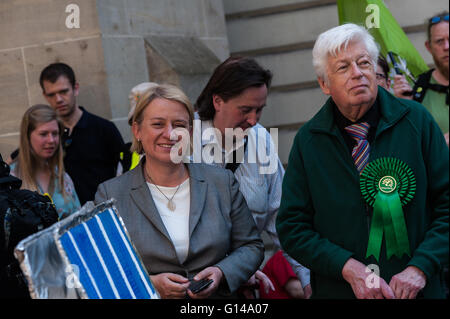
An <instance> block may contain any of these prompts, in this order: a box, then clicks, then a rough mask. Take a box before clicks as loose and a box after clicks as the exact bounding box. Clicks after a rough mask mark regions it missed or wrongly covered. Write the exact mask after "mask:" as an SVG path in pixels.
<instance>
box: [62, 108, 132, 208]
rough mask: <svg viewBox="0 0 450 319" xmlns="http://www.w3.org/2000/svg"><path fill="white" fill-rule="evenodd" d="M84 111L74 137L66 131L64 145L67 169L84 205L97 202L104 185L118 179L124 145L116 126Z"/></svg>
mask: <svg viewBox="0 0 450 319" xmlns="http://www.w3.org/2000/svg"><path fill="white" fill-rule="evenodd" d="M80 109H81V110H82V111H83V115H82V116H81V118H80V120H79V121H78V123H77V124H76V125H75V127H74V128H73V130H72V134H71V135H69V129H65V130H64V134H63V137H62V143H63V148H64V151H65V156H64V167H65V169H66V172H67V173H68V174H69V175H70V177H71V178H72V180H73V183H74V185H75V190H76V192H77V194H78V197H79V199H80V203H81V205H83V204H84V203H85V202H87V201H90V200H94V195H95V192H96V191H97V186H98V185H99V184H100V183H102V182H104V181H106V180H108V179H111V178H113V177H115V176H116V172H117V164H118V163H119V159H120V152H121V151H122V150H123V145H124V142H123V139H122V136H121V135H120V132H119V130H118V129H117V127H116V126H115V125H114V123H112V122H111V121H108V120H106V119H104V118H101V117H99V116H97V115H94V114H92V113H89V112H88V111H86V110H85V109H84V108H83V107H81V106H80Z"/></svg>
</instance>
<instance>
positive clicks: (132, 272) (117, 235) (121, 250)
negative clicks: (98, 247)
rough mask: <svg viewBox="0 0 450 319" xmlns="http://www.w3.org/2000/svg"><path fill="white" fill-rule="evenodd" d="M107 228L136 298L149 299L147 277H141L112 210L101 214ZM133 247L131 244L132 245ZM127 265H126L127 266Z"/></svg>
mask: <svg viewBox="0 0 450 319" xmlns="http://www.w3.org/2000/svg"><path fill="white" fill-rule="evenodd" d="M100 218H101V219H102V222H103V224H104V225H105V229H106V231H107V234H108V237H109V238H110V239H111V238H113V240H114V247H115V248H116V253H117V256H118V257H119V259H120V260H121V262H122V264H123V265H124V269H125V273H126V276H127V277H128V280H129V282H130V284H131V287H132V288H133V291H134V293H135V295H136V298H139V299H149V298H150V294H149V293H148V292H147V289H146V287H145V284H144V281H145V278H141V276H140V275H139V270H140V269H139V268H138V266H137V265H136V263H135V262H134V261H133V256H132V254H133V251H132V250H129V249H128V247H127V243H128V246H130V245H129V242H127V239H126V238H125V237H123V236H122V233H123V230H122V228H121V227H117V226H118V224H117V223H115V222H114V219H115V218H116V217H115V214H114V212H113V211H112V210H110V211H106V212H104V213H102V214H100ZM130 247H131V246H130ZM125 265H126V266H125Z"/></svg>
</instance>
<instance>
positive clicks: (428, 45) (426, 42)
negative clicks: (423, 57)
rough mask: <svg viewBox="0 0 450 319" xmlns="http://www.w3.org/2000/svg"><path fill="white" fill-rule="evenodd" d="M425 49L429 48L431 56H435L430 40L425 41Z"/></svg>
mask: <svg viewBox="0 0 450 319" xmlns="http://www.w3.org/2000/svg"><path fill="white" fill-rule="evenodd" d="M425 48H427V51H428V52H430V54H431V55H433V54H432V53H431V43H430V40H427V41H425Z"/></svg>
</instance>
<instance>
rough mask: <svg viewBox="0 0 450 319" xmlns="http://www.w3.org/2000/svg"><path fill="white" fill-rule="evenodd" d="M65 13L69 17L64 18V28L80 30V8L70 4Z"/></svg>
mask: <svg viewBox="0 0 450 319" xmlns="http://www.w3.org/2000/svg"><path fill="white" fill-rule="evenodd" d="M66 13H69V15H68V16H67V17H66V27H67V28H68V29H79V28H80V7H79V6H78V5H77V4H75V3H71V4H69V5H67V7H66Z"/></svg>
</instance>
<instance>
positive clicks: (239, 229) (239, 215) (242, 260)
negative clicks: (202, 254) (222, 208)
mask: <svg viewBox="0 0 450 319" xmlns="http://www.w3.org/2000/svg"><path fill="white" fill-rule="evenodd" d="M228 178H229V183H230V187H229V189H230V192H231V194H230V195H231V196H230V198H231V211H230V219H231V223H232V229H231V241H232V242H231V249H230V251H231V253H230V254H229V255H228V256H227V257H225V258H224V259H222V260H221V261H220V262H218V263H217V264H216V266H217V267H219V268H220V269H221V270H222V272H223V274H224V277H225V280H226V283H227V284H228V288H229V290H230V291H232V292H233V291H236V290H237V289H238V288H239V286H240V284H241V283H242V282H246V281H247V280H248V279H249V278H250V277H251V276H252V275H253V274H254V273H255V271H256V270H257V269H258V268H259V266H260V264H261V263H262V261H263V259H264V244H263V242H262V240H261V238H260V236H259V234H258V230H257V228H256V224H255V222H254V220H253V217H252V215H251V212H250V210H249V209H248V207H247V203H246V202H245V199H244V197H243V196H242V194H241V192H240V191H239V183H238V182H237V181H236V179H235V177H234V175H233V174H232V173H231V172H228ZM237 265H239V266H238V267H237Z"/></svg>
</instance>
